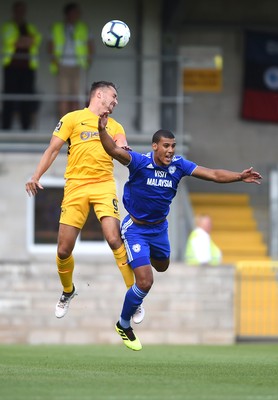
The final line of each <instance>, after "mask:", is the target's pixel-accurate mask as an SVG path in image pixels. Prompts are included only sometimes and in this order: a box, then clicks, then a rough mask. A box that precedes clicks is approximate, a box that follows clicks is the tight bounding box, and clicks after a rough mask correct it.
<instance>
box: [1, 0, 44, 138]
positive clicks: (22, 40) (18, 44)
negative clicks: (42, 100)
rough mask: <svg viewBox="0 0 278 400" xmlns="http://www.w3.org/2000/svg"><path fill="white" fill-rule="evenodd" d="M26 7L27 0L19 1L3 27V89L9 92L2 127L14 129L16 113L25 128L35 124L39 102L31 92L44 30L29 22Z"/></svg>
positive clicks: (6, 93) (4, 106)
mask: <svg viewBox="0 0 278 400" xmlns="http://www.w3.org/2000/svg"><path fill="white" fill-rule="evenodd" d="M26 11H27V7H26V4H25V3H24V2H23V1H16V2H15V3H14V4H13V6H12V18H11V20H10V21H7V22H5V23H4V24H3V25H2V27H1V38H2V54H3V57H2V67H3V93H4V95H7V96H9V97H8V98H7V99H5V97H4V101H3V108H2V129H11V128H12V126H13V123H14V120H15V118H16V117H18V118H19V120H20V125H21V128H22V129H23V130H28V129H30V128H32V125H33V122H34V115H35V113H36V111H37V109H38V106H39V103H38V101H37V100H34V99H33V98H32V95H35V93H36V90H35V80H36V70H37V69H38V65H39V46H40V43H41V34H40V33H39V31H38V30H37V28H36V27H35V25H33V24H31V23H29V22H26V19H25V17H26ZM17 96H19V97H18V98H17ZM13 97H14V98H13Z"/></svg>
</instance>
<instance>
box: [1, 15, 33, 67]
mask: <svg viewBox="0 0 278 400" xmlns="http://www.w3.org/2000/svg"><path fill="white" fill-rule="evenodd" d="M26 28H27V32H28V34H29V35H30V36H32V38H33V39H34V42H33V44H32V46H31V47H30V48H29V66H30V68H31V69H37V68H38V65H39V59H38V53H39V46H40V43H41V34H40V33H39V32H38V30H37V28H36V27H35V26H34V25H33V24H28V23H27V24H26ZM19 36H20V31H19V29H18V26H17V24H16V23H15V22H5V23H4V24H3V26H2V37H3V46H2V52H3V58H2V64H3V65H4V66H8V65H9V64H10V63H11V61H12V58H13V55H14V53H15V50H16V48H15V45H16V42H17V40H18V38H19Z"/></svg>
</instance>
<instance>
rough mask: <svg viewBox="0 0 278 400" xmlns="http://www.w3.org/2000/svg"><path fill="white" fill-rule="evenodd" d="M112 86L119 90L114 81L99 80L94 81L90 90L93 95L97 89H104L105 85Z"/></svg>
mask: <svg viewBox="0 0 278 400" xmlns="http://www.w3.org/2000/svg"><path fill="white" fill-rule="evenodd" d="M109 86H112V88H114V89H115V90H116V92H118V90H117V88H116V85H115V84H114V83H113V82H108V81H98V82H93V83H92V86H91V90H90V95H92V94H93V93H94V92H95V91H96V90H97V89H102V88H105V87H109Z"/></svg>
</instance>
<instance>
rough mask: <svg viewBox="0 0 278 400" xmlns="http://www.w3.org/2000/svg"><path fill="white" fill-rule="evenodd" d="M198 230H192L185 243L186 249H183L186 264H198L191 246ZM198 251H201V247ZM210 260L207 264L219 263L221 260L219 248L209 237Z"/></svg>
mask: <svg viewBox="0 0 278 400" xmlns="http://www.w3.org/2000/svg"><path fill="white" fill-rule="evenodd" d="M199 234H200V233H199V231H198V230H193V231H192V232H191V233H190V235H189V237H188V239H187V243H186V249H185V263H186V264H187V265H200V264H201V263H200V261H199V259H198V257H197V255H196V253H195V249H194V246H193V242H194V240H195V239H196V238H197V236H198V235H199ZM199 251H200V252H201V251H202V249H201V248H200V249H199ZM210 256H211V257H210V260H209V261H208V262H207V264H209V265H219V263H220V262H221V260H222V253H221V250H220V249H219V247H218V246H216V244H215V243H214V242H213V240H212V239H211V238H210Z"/></svg>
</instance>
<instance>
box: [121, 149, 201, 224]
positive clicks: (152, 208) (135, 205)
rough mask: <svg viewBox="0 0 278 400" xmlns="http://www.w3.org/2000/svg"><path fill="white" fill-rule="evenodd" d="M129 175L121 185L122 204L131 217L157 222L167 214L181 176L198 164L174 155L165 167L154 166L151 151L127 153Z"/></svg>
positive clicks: (190, 171) (190, 172)
mask: <svg viewBox="0 0 278 400" xmlns="http://www.w3.org/2000/svg"><path fill="white" fill-rule="evenodd" d="M130 155H131V161H130V163H129V165H128V166H127V167H128V169H129V178H128V181H127V182H126V184H125V186H124V194H123V203H124V206H125V209H126V210H127V211H128V212H129V214H131V215H132V216H133V217H135V218H137V219H138V220H143V221H146V222H151V223H152V222H157V221H159V220H162V219H164V218H166V217H167V215H168V214H169V211H170V204H171V202H172V200H173V198H174V197H175V195H176V193H177V189H178V184H179V182H180V180H181V179H182V177H184V176H186V175H187V176H188V175H191V174H192V172H193V171H194V169H195V168H196V167H197V165H196V164H195V163H194V162H192V161H188V160H185V159H184V158H183V157H181V156H174V157H173V159H172V162H171V164H169V165H168V166H167V167H160V166H158V165H156V163H155V162H154V159H153V152H151V153H148V154H139V153H136V152H134V151H131V152H130Z"/></svg>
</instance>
